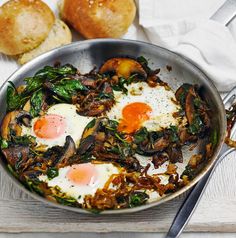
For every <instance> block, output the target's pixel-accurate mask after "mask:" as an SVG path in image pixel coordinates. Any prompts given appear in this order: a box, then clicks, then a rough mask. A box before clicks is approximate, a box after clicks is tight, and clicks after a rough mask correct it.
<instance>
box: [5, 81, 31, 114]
mask: <svg viewBox="0 0 236 238" xmlns="http://www.w3.org/2000/svg"><path fill="white" fill-rule="evenodd" d="M9 83H10V85H9V86H8V87H7V111H14V110H16V109H19V108H20V107H21V106H22V105H24V104H25V102H26V101H27V100H28V98H27V97H24V96H23V95H21V94H18V92H17V90H16V88H15V85H14V84H13V83H12V82H9Z"/></svg>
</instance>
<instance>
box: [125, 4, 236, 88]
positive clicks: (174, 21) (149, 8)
mask: <svg viewBox="0 0 236 238" xmlns="http://www.w3.org/2000/svg"><path fill="white" fill-rule="evenodd" d="M137 3H138V7H139V21H138V24H137V23H136V31H135V27H134V26H133V27H131V28H130V30H129V32H128V34H127V35H126V36H125V38H132V39H141V40H146V41H149V42H151V43H153V44H157V45H160V46H163V47H166V48H168V49H170V50H172V51H175V52H177V53H179V54H181V55H184V56H185V57H187V58H189V59H191V60H192V61H193V62H195V64H196V65H198V66H199V67H200V68H201V69H202V70H203V71H204V72H205V73H206V74H207V75H208V77H209V78H210V79H211V80H212V81H213V82H214V84H215V85H216V87H217V88H218V90H219V91H228V90H230V89H231V88H232V87H233V86H236V20H234V21H233V22H232V23H231V24H230V27H229V28H227V27H225V26H223V25H222V24H220V23H218V22H215V21H212V20H209V18H210V17H211V16H212V15H213V14H214V13H215V12H216V11H217V9H218V8H219V7H220V6H221V5H222V4H223V3H224V0H207V1H206V0H198V1H196V0H178V1H177V0H137ZM140 26H142V28H143V31H144V33H145V35H146V38H145V37H144V35H143V34H140V32H141V30H140Z"/></svg>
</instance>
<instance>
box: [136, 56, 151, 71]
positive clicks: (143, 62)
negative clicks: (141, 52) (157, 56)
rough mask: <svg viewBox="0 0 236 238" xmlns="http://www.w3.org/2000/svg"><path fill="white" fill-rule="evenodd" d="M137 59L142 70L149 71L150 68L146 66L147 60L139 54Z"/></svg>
mask: <svg viewBox="0 0 236 238" xmlns="http://www.w3.org/2000/svg"><path fill="white" fill-rule="evenodd" d="M137 61H138V62H139V63H140V64H141V65H142V66H143V68H144V70H145V71H146V72H147V73H149V72H150V71H151V69H150V68H149V66H148V61H147V59H146V58H145V57H143V56H139V57H138V58H137Z"/></svg>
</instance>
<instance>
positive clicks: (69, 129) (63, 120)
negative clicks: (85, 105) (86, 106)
mask: <svg viewBox="0 0 236 238" xmlns="http://www.w3.org/2000/svg"><path fill="white" fill-rule="evenodd" d="M92 119H93V118H91V117H84V116H80V115H79V114H78V113H77V112H76V106H75V105H71V104H65V103H61V104H56V105H54V106H52V107H50V108H49V109H48V111H47V113H46V114H45V115H43V116H40V117H35V118H33V119H32V122H31V127H26V126H22V133H21V135H22V136H23V135H30V136H34V137H35V138H36V143H37V145H46V146H47V147H48V148H50V147H52V146H55V145H59V146H63V145H64V144H65V138H66V136H68V135H70V136H71V137H72V138H73V140H74V142H75V143H76V145H78V144H79V141H80V139H81V136H82V134H83V131H84V128H85V127H86V125H87V124H88V123H89V122H90V121H91V120H92Z"/></svg>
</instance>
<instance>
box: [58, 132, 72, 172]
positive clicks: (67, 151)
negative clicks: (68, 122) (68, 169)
mask: <svg viewBox="0 0 236 238" xmlns="http://www.w3.org/2000/svg"><path fill="white" fill-rule="evenodd" d="M75 153H76V147H75V142H74V140H73V139H72V137H71V136H67V137H66V143H65V145H64V148H63V153H62V155H61V157H60V158H59V160H58V162H57V165H56V167H58V168H61V167H65V166H66V165H67V162H68V159H69V158H70V157H72V156H73V155H75Z"/></svg>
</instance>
